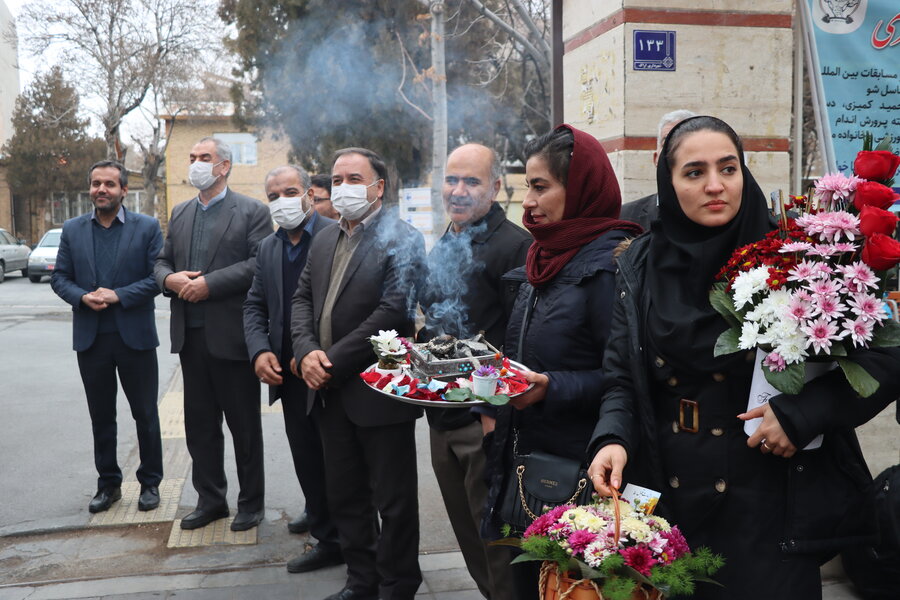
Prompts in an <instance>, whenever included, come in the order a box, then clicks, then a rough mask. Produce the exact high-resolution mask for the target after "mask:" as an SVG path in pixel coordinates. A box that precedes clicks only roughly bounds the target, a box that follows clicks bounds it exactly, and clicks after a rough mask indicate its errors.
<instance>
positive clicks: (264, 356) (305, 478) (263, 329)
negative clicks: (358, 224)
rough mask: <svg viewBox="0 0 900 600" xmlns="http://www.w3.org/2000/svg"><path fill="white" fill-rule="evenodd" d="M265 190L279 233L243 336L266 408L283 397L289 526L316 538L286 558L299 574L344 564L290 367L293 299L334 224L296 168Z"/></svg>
mask: <svg viewBox="0 0 900 600" xmlns="http://www.w3.org/2000/svg"><path fill="white" fill-rule="evenodd" d="M265 188H266V197H267V198H268V200H269V211H270V212H271V213H272V220H274V221H275V224H276V225H278V230H277V231H276V232H275V233H273V234H271V235H270V236H268V237H267V238H265V239H264V240H263V241H262V242H260V244H259V252H258V253H257V255H256V274H255V275H254V277H253V285H251V286H250V291H249V292H248V293H247V299H246V300H245V301H244V337H245V338H246V340H247V350H248V351H249V354H250V361H251V362H252V363H253V368H254V370H255V372H256V376H257V377H259V380H260V381H261V382H263V383H266V384H268V385H269V404H273V403H274V402H275V401H276V400H277V399H279V398H280V399H281V407H282V410H283V411H284V429H285V432H286V433H287V438H288V444H289V445H290V448H291V457H292V458H293V460H294V472H295V473H296V474H297V480H298V481H299V483H300V488H301V489H302V490H303V496H304V498H305V499H306V510H305V511H304V512H303V514H301V515H299V516H298V517H297V518H296V519H294V520H293V521H291V522H290V523H288V530H289V531H291V532H292V533H306V532H307V531H308V532H310V534H311V535H312V536H313V537H314V538H316V539H317V540H318V543H317V544H316V545H315V546H313V547H312V548H311V549H310V550H309V551H308V552H306V553H305V554H302V555H300V556H298V557H296V558H294V559H292V560H290V561H288V564H287V569H288V571H289V572H291V573H301V572H304V571H312V570H315V569H319V568H321V567H325V566H328V565H336V564H340V563H343V562H344V561H343V558H342V557H341V550H340V546H339V545H338V539H337V530H336V529H335V527H334V525H333V524H332V522H331V517H330V515H329V511H328V504H327V500H326V498H325V465H324V459H323V457H322V442H321V441H320V439H319V430H318V428H317V427H316V425H315V423H314V422H313V420H312V419H311V418H309V416H308V415H307V414H306V393H307V387H306V384H305V383H304V382H303V380H302V379H300V378H299V377H296V376H295V375H294V374H293V373H291V372H290V370H289V369H288V365H290V363H291V361H292V360H293V358H294V352H293V348H292V347H291V332H290V323H291V298H292V297H293V296H294V292H295V291H296V290H297V282H298V280H299V279H300V273H301V272H302V271H303V267H304V266H305V265H306V257H307V254H308V252H309V246H310V244H311V243H312V240H313V238H314V237H315V236H316V235H318V233H319V232H320V231H321V230H322V229H324V228H326V227H328V226H330V225H334V223H335V221H334V220H332V219H328V218H326V217H323V216H321V215H318V214H316V211H315V210H314V209H313V199H312V190H311V189H310V177H309V175H308V174H307V173H306V171H304V170H303V169H302V168H300V167H298V166H295V165H287V166H284V167H277V168H275V169H273V170H272V171H271V172H270V173H269V174H268V175H266V180H265Z"/></svg>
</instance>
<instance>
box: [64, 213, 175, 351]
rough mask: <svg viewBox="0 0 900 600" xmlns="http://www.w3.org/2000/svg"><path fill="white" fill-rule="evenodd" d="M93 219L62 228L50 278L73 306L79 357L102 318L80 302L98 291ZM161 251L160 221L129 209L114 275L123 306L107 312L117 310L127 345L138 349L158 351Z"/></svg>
mask: <svg viewBox="0 0 900 600" xmlns="http://www.w3.org/2000/svg"><path fill="white" fill-rule="evenodd" d="M92 214H93V213H88V214H86V215H81V216H80V217H75V218H73V219H69V220H68V221H66V222H65V223H64V224H63V232H62V237H61V238H60V242H59V252H58V254H57V255H56V268H55V269H54V271H53V274H52V275H51V276H50V285H51V286H52V287H53V291H54V292H56V294H57V295H58V296H59V297H60V298H62V299H63V300H65V301H66V302H68V303H69V304H71V305H72V342H73V343H72V345H73V348H74V349H75V350H76V351H78V352H81V351H83V350H87V349H88V348H90V347H91V346H92V345H93V343H94V340H95V339H96V337H97V328H98V325H99V323H100V313H98V312H96V311H94V310H92V309H90V308H88V307H87V306H85V305H84V304H82V302H81V297H82V296H84V295H85V294H87V293H88V292H92V291H94V290H96V289H97V287H98V283H97V274H96V272H95V271H94V225H93V223H91V215H92ZM161 247H162V233H161V232H160V229H159V222H158V221H157V220H156V219H154V218H152V217H148V216H147V215H142V214H139V213H134V212H130V211H127V210H126V211H125V223H124V224H123V225H122V237H121V238H120V239H119V249H118V252H117V254H116V266H115V271H114V273H113V281H114V284H113V285H114V286H115V287H114V288H113V289H114V291H115V292H116V295H118V296H119V304H118V308H117V307H116V305H113V306H111V307H109V308H106V309H104V310H112V311H113V314H114V315H115V321H116V327H117V328H118V330H119V335H121V336H122V341H123V342H125V345H126V346H128V347H129V348H133V349H135V350H149V349H151V348H156V347H157V346H159V338H158V337H157V336H156V320H155V316H154V312H153V311H154V309H155V305H154V302H153V298H154V297H155V296H156V295H157V294H158V293H159V288H158V287H157V286H156V282H155V281H154V280H153V261H154V260H155V259H156V255H157V254H159V249H160V248H161Z"/></svg>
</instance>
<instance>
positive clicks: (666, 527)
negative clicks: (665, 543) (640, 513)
mask: <svg viewBox="0 0 900 600" xmlns="http://www.w3.org/2000/svg"><path fill="white" fill-rule="evenodd" d="M649 520H650V521H652V522H653V525H654V526H655V527H656V528H657V529H659V530H660V531H671V530H672V526H671V525H670V524H669V522H668V521H666V520H665V519H663V518H662V517H657V516H656V515H650V518H649Z"/></svg>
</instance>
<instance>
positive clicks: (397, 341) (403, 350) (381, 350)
mask: <svg viewBox="0 0 900 600" xmlns="http://www.w3.org/2000/svg"><path fill="white" fill-rule="evenodd" d="M369 341H370V342H371V343H372V348H373V349H374V350H375V354H376V355H377V356H378V368H379V369H385V370H394V369H398V368H400V365H401V364H402V363H404V362H405V361H406V355H407V354H408V353H409V349H408V348H407V347H406V345H405V344H404V343H403V342H404V341H405V340H404V339H403V338H401V337H400V336H399V335H398V334H397V332H396V331H395V330H393V329H388V330H386V331H385V330H383V329H382V330H379V331H378V335H373V336H371V337H369Z"/></svg>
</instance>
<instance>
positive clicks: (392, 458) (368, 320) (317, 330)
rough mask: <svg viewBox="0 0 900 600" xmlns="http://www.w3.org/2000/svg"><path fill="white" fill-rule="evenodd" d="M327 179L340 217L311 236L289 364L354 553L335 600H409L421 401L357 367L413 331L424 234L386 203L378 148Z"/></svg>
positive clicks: (414, 584)
mask: <svg viewBox="0 0 900 600" xmlns="http://www.w3.org/2000/svg"><path fill="white" fill-rule="evenodd" d="M331 180H332V188H331V199H332V202H333V203H334V207H335V209H336V210H337V211H338V212H339V213H340V214H341V220H340V224H339V226H332V227H329V228H326V229H325V230H323V231H322V233H320V234H319V235H318V236H316V238H315V239H314V240H313V243H312V246H311V247H310V255H309V260H308V262H307V266H306V269H305V270H304V271H303V275H302V276H301V277H300V284H299V285H298V287H297V293H296V294H295V295H294V299H293V309H292V312H291V334H292V336H293V345H294V356H295V357H296V359H297V363H299V364H298V365H295V368H294V369H293V370H294V371H295V373H297V374H299V375H300V376H302V377H303V380H304V381H305V382H306V384H307V386H308V387H309V390H310V392H309V395H308V397H307V410H308V411H310V412H311V413H312V415H313V418H314V419H315V420H316V422H317V423H318V424H319V428H320V431H321V432H322V444H323V446H324V450H325V456H327V457H328V469H327V471H326V474H325V477H326V484H327V485H326V487H327V493H328V506H329V508H330V509H331V515H332V518H333V519H334V523H335V525H336V526H337V528H338V531H339V532H340V543H341V551H342V553H343V556H344V558H345V559H346V560H347V584H346V586H345V587H344V589H342V590H341V591H339V592H337V593H336V594H332V595H331V596H328V600H374V599H376V598H379V597H380V598H391V599H392V600H413V598H414V596H415V595H416V590H417V589H418V588H419V585H420V584H421V582H422V573H421V571H420V569H419V562H418V551H419V507H418V495H417V494H418V489H417V487H418V486H417V473H416V443H415V420H416V419H417V418H419V417H420V416H422V410H421V409H419V408H417V407H415V406H411V405H408V404H404V403H402V402H397V401H395V400H391V399H389V398H387V397H385V396H383V395H381V394H379V393H378V392H376V391H374V390H372V389H371V388H369V387H368V386H367V385H366V384H365V383H364V382H363V381H362V380H361V379H360V377H359V373H360V372H362V371H363V370H364V369H366V368H367V367H368V366H369V365H371V364H372V363H373V362H375V358H376V357H375V354H374V353H373V352H372V346H371V344H370V342H369V337H370V336H373V335H378V332H379V330H390V329H393V330H396V331H397V332H399V334H400V335H402V336H407V337H409V336H411V335H412V334H413V332H414V315H415V312H414V310H415V285H416V283H417V282H418V281H419V280H420V278H421V277H422V275H423V267H424V241H423V239H422V235H421V234H420V233H419V232H417V231H416V230H415V229H413V228H412V227H411V226H410V225H408V224H407V223H404V222H403V221H401V220H400V219H398V218H397V216H396V213H395V211H393V210H391V209H390V208H388V207H382V198H383V197H384V194H385V190H386V189H390V186H389V185H388V182H389V180H388V171H387V168H386V166H385V164H384V162H383V161H382V160H381V158H380V157H379V156H378V155H377V154H375V153H374V152H372V151H371V150H366V149H364V148H346V149H344V150H339V151H338V152H337V153H336V157H335V161H334V166H333V167H332V170H331ZM379 516H380V523H381V531H380V532H379V530H378V529H379V527H378V525H379V518H378V517H379Z"/></svg>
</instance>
